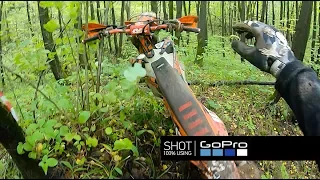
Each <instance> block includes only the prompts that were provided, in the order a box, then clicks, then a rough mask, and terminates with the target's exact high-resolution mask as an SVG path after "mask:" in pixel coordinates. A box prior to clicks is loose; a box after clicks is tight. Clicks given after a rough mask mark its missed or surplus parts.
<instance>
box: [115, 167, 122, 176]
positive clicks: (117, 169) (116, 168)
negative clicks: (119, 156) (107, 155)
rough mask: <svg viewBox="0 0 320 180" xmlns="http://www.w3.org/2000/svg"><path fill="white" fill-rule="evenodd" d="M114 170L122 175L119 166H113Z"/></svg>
mask: <svg viewBox="0 0 320 180" xmlns="http://www.w3.org/2000/svg"><path fill="white" fill-rule="evenodd" d="M114 170H116V171H117V173H119V174H120V175H122V170H121V169H120V168H118V167H115V168H114Z"/></svg>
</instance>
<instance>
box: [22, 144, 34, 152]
mask: <svg viewBox="0 0 320 180" xmlns="http://www.w3.org/2000/svg"><path fill="white" fill-rule="evenodd" d="M23 149H24V150H26V151H32V149H33V148H32V146H31V144H29V143H28V142H25V143H24V144H23Z"/></svg>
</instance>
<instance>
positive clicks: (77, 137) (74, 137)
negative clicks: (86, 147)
mask: <svg viewBox="0 0 320 180" xmlns="http://www.w3.org/2000/svg"><path fill="white" fill-rule="evenodd" d="M73 139H75V140H77V141H80V140H81V136H80V135H78V134H75V135H74V136H73Z"/></svg>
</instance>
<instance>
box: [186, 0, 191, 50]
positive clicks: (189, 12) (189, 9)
mask: <svg viewBox="0 0 320 180" xmlns="http://www.w3.org/2000/svg"><path fill="white" fill-rule="evenodd" d="M188 14H191V1H189V7H188ZM187 34H188V37H187V44H189V41H190V33H189V32H187Z"/></svg>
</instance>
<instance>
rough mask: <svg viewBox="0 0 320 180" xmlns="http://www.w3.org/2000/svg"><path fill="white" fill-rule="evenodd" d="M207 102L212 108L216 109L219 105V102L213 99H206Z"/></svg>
mask: <svg viewBox="0 0 320 180" xmlns="http://www.w3.org/2000/svg"><path fill="white" fill-rule="evenodd" d="M208 104H209V106H210V107H212V108H214V109H217V108H219V107H220V105H219V104H217V103H215V102H214V101H211V100H210V101H208Z"/></svg>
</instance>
